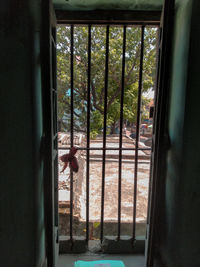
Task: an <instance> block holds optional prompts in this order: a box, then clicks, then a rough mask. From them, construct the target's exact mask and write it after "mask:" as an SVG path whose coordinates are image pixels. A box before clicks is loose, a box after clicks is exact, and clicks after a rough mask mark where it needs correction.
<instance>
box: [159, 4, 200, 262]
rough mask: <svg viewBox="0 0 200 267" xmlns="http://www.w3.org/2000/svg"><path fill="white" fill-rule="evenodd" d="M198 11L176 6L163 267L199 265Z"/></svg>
mask: <svg viewBox="0 0 200 267" xmlns="http://www.w3.org/2000/svg"><path fill="white" fill-rule="evenodd" d="M199 11H200V3H199V1H198V0H193V1H191V0H184V1H176V10H175V31H174V38H173V59H172V71H171V77H170V78H171V88H170V89H171V92H170V94H171V97H170V104H169V123H168V128H169V137H170V142H171V147H170V149H169V151H168V155H167V175H166V187H165V194H164V199H163V203H164V205H163V209H164V212H163V213H162V214H163V216H162V218H160V224H161V225H162V228H161V229H162V230H161V233H159V235H160V236H161V238H160V243H158V244H157V252H158V255H159V257H160V260H161V262H162V264H163V266H166V267H168V266H169V267H173V266H174V267H175V266H176V267H186V266H187V267H188V266H191V267H193V266H194V267H196V266H199V264H200V258H199V255H200V244H199V225H200V215H199V211H198V210H199V206H200V180H199V173H200V158H199V155H198V153H199V151H200V150H199V149H200V142H199V141H198V136H199V129H200V124H199V123H198V122H199V119H198V106H199V104H198V102H199V101H198V100H199V97H200V91H199V88H200V75H199V59H200V50H199V47H200V21H199ZM158 266H160V265H158Z"/></svg>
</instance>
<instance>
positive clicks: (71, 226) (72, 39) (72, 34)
mask: <svg viewBox="0 0 200 267" xmlns="http://www.w3.org/2000/svg"><path fill="white" fill-rule="evenodd" d="M70 68H71V131H70V134H71V135H70V137H71V147H73V145H74V130H73V127H74V115H73V114H74V92H73V91H74V25H71V58H70ZM70 240H71V242H72V240H73V172H72V171H71V170H70Z"/></svg>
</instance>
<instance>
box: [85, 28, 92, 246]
mask: <svg viewBox="0 0 200 267" xmlns="http://www.w3.org/2000/svg"><path fill="white" fill-rule="evenodd" d="M90 79H91V25H88V92H87V164H86V241H87V242H88V240H89V175H90V161H89V160H90V149H89V148H90Z"/></svg>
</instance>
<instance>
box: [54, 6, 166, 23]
mask: <svg viewBox="0 0 200 267" xmlns="http://www.w3.org/2000/svg"><path fill="white" fill-rule="evenodd" d="M56 18H57V23H59V24H115V25H116V24H121V25H123V24H135V25H138V24H139V25H142V24H144V23H145V25H160V18H161V11H133V10H123V11H122V10H112V12H111V11H110V10H90V11H89V10H87V11H72V10H70V11H69V10H56Z"/></svg>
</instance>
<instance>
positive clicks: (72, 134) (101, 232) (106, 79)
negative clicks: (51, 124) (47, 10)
mask: <svg viewBox="0 0 200 267" xmlns="http://www.w3.org/2000/svg"><path fill="white" fill-rule="evenodd" d="M91 26H92V25H91V24H89V25H88V51H87V54H88V66H87V67H88V70H87V89H88V90H87V138H86V140H87V142H86V147H79V150H85V151H86V240H87V241H88V240H89V222H90V216H89V203H90V199H89V183H90V151H91V150H102V151H103V154H102V188H101V222H100V223H101V226H100V228H101V230H100V240H101V241H102V240H103V238H104V197H105V158H106V151H111V150H117V151H119V165H118V166H119V167H118V231H117V232H118V233H117V235H118V239H120V236H121V183H122V151H124V150H134V151H135V167H134V196H133V228H132V238H133V240H134V239H135V235H136V234H135V232H136V203H137V178H138V152H139V151H140V150H151V148H140V147H139V135H140V119H141V118H140V116H141V114H140V108H141V97H142V82H143V57H144V32H145V27H146V25H140V26H138V25H137V26H138V27H141V37H140V38H141V47H140V67H139V77H138V99H137V121H136V139H135V148H123V146H122V136H123V105H124V78H125V58H126V30H127V25H126V24H120V26H122V27H123V48H122V50H123V51H122V71H121V97H120V99H121V100H120V126H119V127H120V131H119V147H118V148H116V147H107V146H106V138H107V135H106V128H107V100H108V79H109V77H108V76H109V72H108V67H109V30H110V25H107V26H105V27H106V47H105V81H104V119H103V146H102V147H90V104H91V97H90V82H91ZM70 28H71V45H70V49H71V59H70V65H71V66H70V76H71V77H70V80H71V89H70V90H71V115H70V116H71V130H70V131H71V133H70V134H71V146H70V147H72V146H73V145H74V129H73V124H74V115H73V114H74V113H73V110H74V97H73V95H74V56H73V55H74V24H71V25H70ZM70 147H66V148H59V149H65V150H66V149H69V148H70ZM70 239H71V241H72V242H73V173H72V171H71V173H70Z"/></svg>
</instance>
